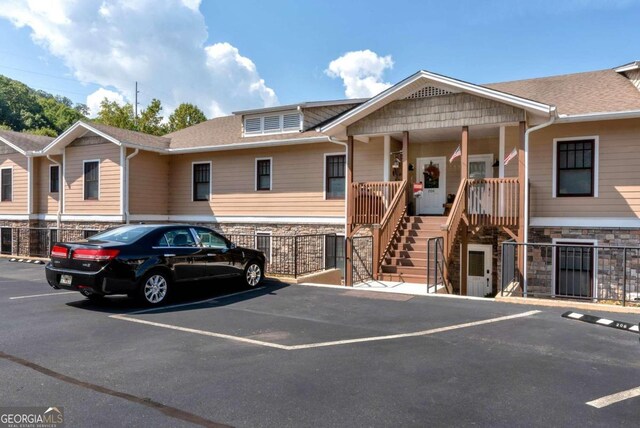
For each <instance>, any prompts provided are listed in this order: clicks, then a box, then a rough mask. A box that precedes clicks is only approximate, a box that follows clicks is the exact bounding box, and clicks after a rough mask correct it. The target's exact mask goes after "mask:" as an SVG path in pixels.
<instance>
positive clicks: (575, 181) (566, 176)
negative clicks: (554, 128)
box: [556, 139, 596, 196]
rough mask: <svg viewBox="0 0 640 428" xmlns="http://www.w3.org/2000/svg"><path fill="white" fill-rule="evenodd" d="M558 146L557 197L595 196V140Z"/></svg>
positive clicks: (562, 143)
mask: <svg viewBox="0 0 640 428" xmlns="http://www.w3.org/2000/svg"><path fill="white" fill-rule="evenodd" d="M556 144H557V147H556V195H557V196H594V165H595V152H596V144H595V140H593V139H584V140H571V141H557V142H556Z"/></svg>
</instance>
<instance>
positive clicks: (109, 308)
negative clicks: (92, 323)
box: [66, 278, 291, 314]
mask: <svg viewBox="0 0 640 428" xmlns="http://www.w3.org/2000/svg"><path fill="white" fill-rule="evenodd" d="M290 285H291V284H288V283H286V282H281V281H279V280H277V279H270V278H267V279H265V280H264V282H263V283H262V285H261V286H260V287H259V288H256V289H251V288H247V287H245V286H243V285H240V283H239V282H237V281H224V282H223V281H220V283H219V284H215V285H214V284H207V283H205V282H199V283H198V282H196V283H189V284H179V287H176V288H175V290H174V291H173V297H172V298H171V300H170V301H168V302H167V304H166V307H163V306H159V307H151V306H147V305H144V304H142V303H140V302H139V301H137V300H135V299H132V298H129V297H127V296H108V297H105V298H104V299H102V300H98V301H93V300H89V299H86V298H81V300H77V301H73V302H68V303H66V304H67V305H68V306H72V307H75V308H78V309H84V310H88V311H95V312H101V313H109V314H119V313H126V312H134V311H138V310H148V309H152V310H153V312H154V313H166V312H179V311H189V310H193V309H198V308H203V307H213V306H225V305H229V304H233V303H237V302H241V301H244V300H249V299H254V298H257V297H260V296H264V295H266V294H274V292H276V291H278V290H281V289H283V288H286V287H289V286H290ZM244 291H246V293H242V294H238V295H235V296H231V297H225V296H226V295H229V294H234V293H239V292H244ZM78 295H79V296H80V294H79V293H78ZM216 298H220V299H221V300H220V301H218V300H214V299H216ZM203 300H204V301H203ZM200 301H203V302H201V303H196V302H200ZM190 303H193V305H189V304H190ZM184 304H186V305H188V306H180V307H173V306H174V305H184Z"/></svg>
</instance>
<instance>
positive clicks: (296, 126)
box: [244, 111, 300, 135]
mask: <svg viewBox="0 0 640 428" xmlns="http://www.w3.org/2000/svg"><path fill="white" fill-rule="evenodd" d="M295 131H300V114H299V113H298V112H296V111H292V112H286V113H275V112H274V113H269V114H266V115H260V116H251V117H245V118H244V134H245V135H259V134H277V133H280V132H295Z"/></svg>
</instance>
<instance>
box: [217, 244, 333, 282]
mask: <svg viewBox="0 0 640 428" xmlns="http://www.w3.org/2000/svg"><path fill="white" fill-rule="evenodd" d="M225 236H226V237H227V239H229V240H230V241H231V242H233V243H234V244H236V245H238V246H240V247H246V248H255V249H258V250H260V251H262V252H264V253H265V256H266V259H267V265H266V266H265V271H266V272H267V273H268V274H271V275H283V276H293V277H294V278H297V277H299V276H302V275H308V274H311V273H315V272H320V271H323V270H325V269H334V268H338V269H341V270H342V271H344V237H342V236H338V235H335V234H316V235H268V234H260V233H258V234H254V235H250V234H225Z"/></svg>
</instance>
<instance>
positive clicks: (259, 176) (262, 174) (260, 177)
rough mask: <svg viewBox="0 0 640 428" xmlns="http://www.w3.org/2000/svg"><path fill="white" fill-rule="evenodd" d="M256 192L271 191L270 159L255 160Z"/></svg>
mask: <svg viewBox="0 0 640 428" xmlns="http://www.w3.org/2000/svg"><path fill="white" fill-rule="evenodd" d="M256 190H271V159H256Z"/></svg>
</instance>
